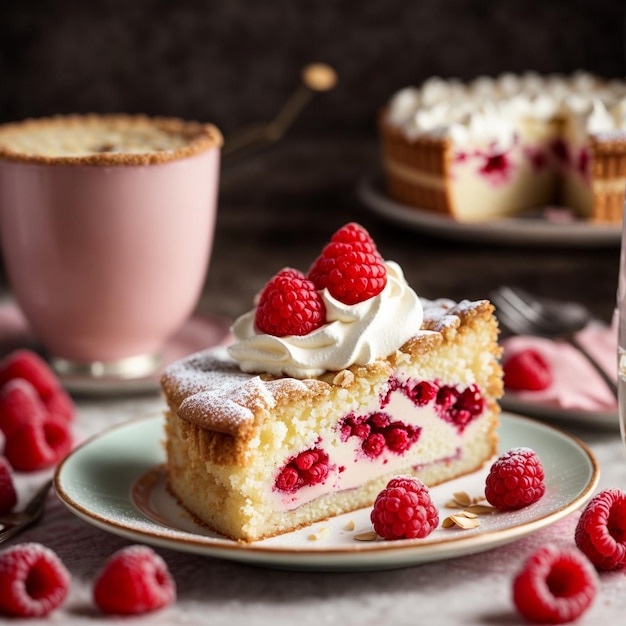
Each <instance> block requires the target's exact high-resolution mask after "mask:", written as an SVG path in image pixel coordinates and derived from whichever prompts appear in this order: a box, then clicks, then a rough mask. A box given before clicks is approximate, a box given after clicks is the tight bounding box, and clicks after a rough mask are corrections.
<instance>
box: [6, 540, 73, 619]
mask: <svg viewBox="0 0 626 626" xmlns="http://www.w3.org/2000/svg"><path fill="white" fill-rule="evenodd" d="M69 587H70V574H69V572H68V571H67V569H66V568H65V566H64V565H63V563H62V562H61V560H60V559H59V557H58V556H57V555H56V554H55V553H54V552H53V551H52V550H50V549H49V548H46V547H45V546H43V545H41V544H39V543H21V544H17V545H14V546H12V547H10V548H8V549H6V550H4V551H3V552H1V553H0V613H1V614H4V615H11V616H14V617H43V616H45V615H48V613H50V612H51V611H52V610H53V609H56V608H57V607H58V606H59V605H60V604H61V603H62V602H63V601H64V600H65V597H66V596H67V593H68V591H69Z"/></svg>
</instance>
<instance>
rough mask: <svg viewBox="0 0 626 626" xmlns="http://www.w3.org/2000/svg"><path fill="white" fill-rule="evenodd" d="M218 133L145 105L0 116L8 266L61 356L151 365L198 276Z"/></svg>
mask: <svg viewBox="0 0 626 626" xmlns="http://www.w3.org/2000/svg"><path fill="white" fill-rule="evenodd" d="M221 143H222V138H221V135H220V133H219V131H218V130H217V129H216V128H215V127H213V126H211V125H201V124H196V123H186V122H181V121H178V120H171V119H160V118H159V119H150V118H146V117H143V116H142V117H129V116H86V117H80V116H73V117H67V118H63V117H61V118H51V119H46V120H35V121H27V122H23V123H18V124H12V125H5V126H0V217H1V221H0V234H1V237H2V248H3V254H4V262H5V269H6V273H7V278H8V281H9V284H10V287H11V289H12V291H13V294H14V296H15V299H16V301H17V303H18V304H19V306H20V308H21V310H22V312H23V313H24V315H25V317H26V318H27V320H28V322H29V323H30V325H31V326H32V329H33V331H34V333H35V335H36V337H37V338H38V339H39V340H40V341H41V343H42V345H43V346H44V347H45V348H46V350H47V351H48V353H49V355H50V357H51V359H52V361H53V362H56V363H57V364H60V365H59V367H62V368H70V369H71V368H72V367H77V368H79V369H80V368H81V367H83V366H85V367H88V368H89V371H90V372H91V373H92V374H95V375H105V374H107V373H113V374H116V375H128V376H138V375H142V374H145V373H146V371H147V370H149V369H150V368H152V367H154V366H155V360H156V359H157V357H158V354H159V352H160V350H161V349H162V347H163V345H164V343H165V342H166V340H167V339H168V338H169V337H170V336H171V335H172V334H173V333H175V332H176V331H177V330H178V329H179V328H180V327H181V326H182V325H183V324H184V323H185V321H186V320H187V319H188V318H189V317H190V315H191V314H192V312H193V310H194V308H195V306H196V305H197V302H198V300H199V297H200V294H201V290H202V287H203V285H204V280H205V276H206V272H207V269H208V265H209V259H210V254H211V248H212V243H213V233H214V224H215V214H216V202H217V191H218V179H219V154H220V146H221ZM127 366H128V367H127Z"/></svg>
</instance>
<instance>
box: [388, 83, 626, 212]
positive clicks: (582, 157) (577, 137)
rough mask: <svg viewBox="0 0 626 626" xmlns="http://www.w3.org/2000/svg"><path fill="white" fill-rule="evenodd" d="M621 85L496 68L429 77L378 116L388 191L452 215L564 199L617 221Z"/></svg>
mask: <svg viewBox="0 0 626 626" xmlns="http://www.w3.org/2000/svg"><path fill="white" fill-rule="evenodd" d="M625 107H626V82H623V81H608V80H604V79H600V78H598V77H595V76H592V75H590V74H585V73H582V72H579V73H577V74H574V75H573V76H569V77H563V76H558V75H552V76H543V77H542V76H539V75H537V74H533V73H528V74H525V75H522V76H517V75H513V74H503V75H502V76H500V77H498V78H488V77H479V78H477V79H476V80H474V81H472V82H470V83H461V82H460V81H457V80H452V79H451V80H443V79H441V78H431V79H429V80H428V81H426V82H425V83H424V84H423V85H421V86H420V87H419V88H406V89H403V90H400V91H398V92H397V93H396V94H394V96H393V97H392V98H391V100H390V102H389V104H388V105H386V106H385V107H384V108H383V110H382V111H381V113H380V115H379V120H378V127H379V134H380V139H381V147H382V160H383V170H384V173H385V182H386V187H387V192H388V194H389V196H390V197H391V198H393V199H395V200H398V201H400V202H402V203H404V204H407V205H410V206H415V207H419V208H422V209H426V210H429V211H434V212H437V213H440V214H442V215H449V216H450V217H452V218H454V219H456V220H459V221H468V222H470V221H480V220H488V219H493V218H499V217H507V216H513V215H519V214H522V213H527V212H529V211H531V210H533V209H537V208H542V207H546V206H554V205H559V206H565V207H569V208H571V209H573V211H574V213H575V215H576V216H578V217H579V218H583V219H588V220H590V221H593V222H615V223H621V221H622V212H623V204H624V187H625V183H626V124H625V123H624V121H623V120H624V116H623V114H622V111H623V110H624V108H625Z"/></svg>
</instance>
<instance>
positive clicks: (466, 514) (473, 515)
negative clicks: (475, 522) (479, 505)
mask: <svg viewBox="0 0 626 626" xmlns="http://www.w3.org/2000/svg"><path fill="white" fill-rule="evenodd" d="M459 515H462V516H463V517H467V519H476V518H477V517H478V515H476V513H472V511H468V510H467V509H465V511H461V512H460V513H459Z"/></svg>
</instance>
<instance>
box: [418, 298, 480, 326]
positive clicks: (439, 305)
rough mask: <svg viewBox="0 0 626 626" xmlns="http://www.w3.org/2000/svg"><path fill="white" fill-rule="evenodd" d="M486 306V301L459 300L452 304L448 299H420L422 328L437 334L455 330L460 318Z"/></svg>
mask: <svg viewBox="0 0 626 626" xmlns="http://www.w3.org/2000/svg"><path fill="white" fill-rule="evenodd" d="M486 304H488V301H487V300H476V301H471V300H461V301H460V302H454V301H453V300H449V299H448V298H439V299H438V300H426V299H424V298H422V306H423V308H424V323H423V326H422V328H424V329H427V330H432V331H435V332H438V333H441V332H443V331H444V330H446V329H449V328H457V327H458V326H459V324H460V323H461V319H462V318H466V317H468V316H470V315H472V314H474V313H475V312H476V311H478V310H479V309H481V308H483V307H484V306H485V305H486Z"/></svg>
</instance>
